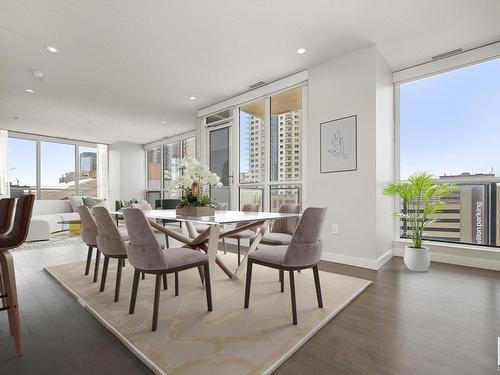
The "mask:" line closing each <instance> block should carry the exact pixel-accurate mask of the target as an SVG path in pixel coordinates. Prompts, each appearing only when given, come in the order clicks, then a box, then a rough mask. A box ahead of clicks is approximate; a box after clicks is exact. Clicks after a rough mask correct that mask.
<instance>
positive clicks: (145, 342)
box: [46, 253, 370, 375]
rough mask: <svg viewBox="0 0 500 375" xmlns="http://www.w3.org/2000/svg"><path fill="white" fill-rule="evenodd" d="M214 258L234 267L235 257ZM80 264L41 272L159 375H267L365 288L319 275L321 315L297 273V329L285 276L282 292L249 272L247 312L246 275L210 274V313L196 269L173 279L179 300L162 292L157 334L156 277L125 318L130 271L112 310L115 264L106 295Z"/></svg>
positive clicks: (306, 276)
mask: <svg viewBox="0 0 500 375" xmlns="http://www.w3.org/2000/svg"><path fill="white" fill-rule="evenodd" d="M220 256H221V257H223V259H224V261H225V262H226V263H227V264H229V265H231V266H233V267H235V265H236V264H235V263H236V256H235V255H234V254H227V255H222V253H220ZM84 268H85V263H84V262H78V263H71V264H66V265H60V266H53V267H48V268H46V271H48V272H49V273H50V274H51V275H52V276H53V277H54V278H55V279H56V280H57V281H59V282H60V283H61V285H63V286H64V287H65V288H66V289H67V290H68V291H70V292H71V293H72V294H73V295H74V296H75V297H76V298H77V299H78V300H79V302H80V303H81V304H82V305H83V306H84V307H85V308H86V309H88V311H89V312H90V313H91V314H93V315H94V316H95V317H96V318H97V319H98V320H99V321H100V322H101V323H102V324H103V325H104V326H106V327H107V328H108V329H109V330H110V331H111V332H113V333H114V334H115V335H116V336H117V337H118V338H119V339H120V340H121V341H122V342H123V343H124V344H125V345H126V346H127V347H128V348H129V349H130V350H131V351H132V352H133V353H134V354H135V355H137V356H138V357H139V358H140V359H141V360H142V361H143V362H144V363H145V364H146V365H147V366H148V367H149V368H150V369H151V370H152V371H153V372H155V373H157V374H204V375H206V374H218V375H220V374H269V373H271V372H272V371H273V370H275V369H276V368H277V367H278V366H279V365H280V364H282V363H283V362H284V361H285V360H286V359H287V358H288V357H289V356H291V355H292V354H293V353H294V352H295V351H296V350H297V349H299V348H300V347H301V346H302V345H303V344H304V343H305V342H306V341H307V340H308V339H309V338H310V337H311V336H312V335H314V333H316V332H317V331H318V330H319V329H321V327H323V326H324V325H325V324H326V323H327V322H328V321H330V320H331V319H332V318H333V317H334V316H335V315H336V314H337V313H338V312H339V311H341V310H342V309H343V308H344V307H345V306H347V305H348V304H349V303H350V302H351V301H352V300H353V299H354V298H356V296H358V295H359V294H360V293H361V292H362V291H363V290H364V289H365V288H367V287H368V285H369V284H370V281H367V280H362V279H358V278H354V277H348V276H343V275H339V274H334V273H327V272H320V278H321V286H322V291H323V301H324V308H322V309H320V308H318V306H317V300H316V294H315V288H314V279H313V274H312V270H304V271H302V272H301V273H296V278H295V285H296V292H297V312H298V325H296V326H294V325H293V324H292V316H291V307H290V294H289V285H288V277H286V276H285V292H284V293H280V285H279V282H278V272H277V271H276V270H272V269H269V268H264V267H260V266H257V265H256V266H254V270H253V273H252V274H253V275H252V276H253V281H252V289H251V297H250V308H249V309H244V308H243V299H244V286H245V283H244V276H242V277H241V278H240V279H239V280H229V279H228V278H227V276H225V274H223V273H222V271H220V269H219V268H217V269H216V272H215V275H214V283H213V285H212V291H213V307H214V309H213V311H212V312H207V307H206V299H205V291H204V289H203V287H202V285H201V282H200V278H199V275H198V272H197V270H196V269H194V270H186V271H183V272H180V273H179V285H180V288H179V289H180V293H179V296H178V297H175V296H174V290H173V289H174V288H173V286H174V280H173V275H169V279H168V282H169V289H168V290H165V291H163V290H162V292H161V296H160V301H161V302H160V313H159V321H158V330H157V331H156V332H152V331H151V318H152V313H153V290H154V276H152V275H146V279H145V280H141V281H140V283H139V292H138V296H137V305H136V311H135V314H133V315H129V314H128V307H129V302H130V291H131V287H132V276H133V268H132V267H131V266H130V265H127V266H126V267H125V269H124V271H123V279H122V288H121V295H120V301H119V302H117V303H113V294H114V281H115V270H116V265H115V262H112V263H110V268H109V271H108V279H107V280H108V283H107V286H106V290H105V291H104V292H103V293H99V283H92V279H91V277H88V276H87V277H85V276H83V272H84Z"/></svg>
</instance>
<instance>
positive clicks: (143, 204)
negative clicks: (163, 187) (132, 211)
mask: <svg viewBox="0 0 500 375" xmlns="http://www.w3.org/2000/svg"><path fill="white" fill-rule="evenodd" d="M130 207H132V208H138V209H139V210H142V211H150V210H152V209H153V207H151V205H150V204H149V203H148V202H145V201H144V202H139V203H132V205H131V206H130Z"/></svg>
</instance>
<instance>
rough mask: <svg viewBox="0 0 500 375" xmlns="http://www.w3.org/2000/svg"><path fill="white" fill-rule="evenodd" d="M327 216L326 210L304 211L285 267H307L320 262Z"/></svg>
mask: <svg viewBox="0 0 500 375" xmlns="http://www.w3.org/2000/svg"><path fill="white" fill-rule="evenodd" d="M325 214H326V208H317V207H309V208H307V209H306V210H305V211H304V213H303V214H302V217H301V219H300V222H299V225H298V226H297V229H296V231H295V234H294V235H293V237H292V242H291V243H290V245H289V246H288V249H287V251H286V254H285V259H284V265H286V266H296V267H302V266H304V267H305V266H310V265H313V264H316V263H318V262H319V261H320V259H321V253H322V251H323V243H322V242H321V239H320V237H321V229H322V227H323V222H324V221H325Z"/></svg>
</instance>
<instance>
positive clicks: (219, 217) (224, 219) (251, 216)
mask: <svg viewBox="0 0 500 375" xmlns="http://www.w3.org/2000/svg"><path fill="white" fill-rule="evenodd" d="M111 214H112V215H121V214H122V212H121V211H113V212H111ZM144 215H145V216H146V217H147V218H151V219H165V220H175V221H192V222H194V223H202V224H230V223H250V222H254V221H264V220H275V219H282V218H287V217H300V216H301V214H295V213H283V214H282V213H277V212H246V211H222V210H216V211H215V215H214V216H183V215H176V213H175V210H149V211H144Z"/></svg>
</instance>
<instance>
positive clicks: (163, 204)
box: [155, 199, 180, 210]
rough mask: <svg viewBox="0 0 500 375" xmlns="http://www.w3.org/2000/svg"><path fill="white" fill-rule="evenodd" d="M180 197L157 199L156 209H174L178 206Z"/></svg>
mask: <svg viewBox="0 0 500 375" xmlns="http://www.w3.org/2000/svg"><path fill="white" fill-rule="evenodd" d="M179 202H180V199H156V200H155V209H158V208H161V209H162V210H172V209H174V208H176V207H177V205H178V204H179Z"/></svg>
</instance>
